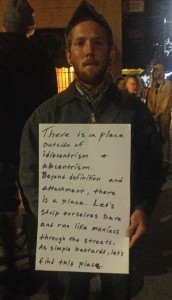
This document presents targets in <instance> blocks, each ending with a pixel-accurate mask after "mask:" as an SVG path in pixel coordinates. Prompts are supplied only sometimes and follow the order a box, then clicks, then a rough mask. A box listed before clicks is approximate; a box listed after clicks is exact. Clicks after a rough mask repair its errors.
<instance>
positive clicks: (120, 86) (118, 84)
mask: <svg viewBox="0 0 172 300" xmlns="http://www.w3.org/2000/svg"><path fill="white" fill-rule="evenodd" d="M114 83H115V85H116V87H117V88H118V89H119V90H120V91H123V90H124V77H123V76H119V77H117V78H116V79H115V81H114Z"/></svg>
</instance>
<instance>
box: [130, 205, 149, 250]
mask: <svg viewBox="0 0 172 300" xmlns="http://www.w3.org/2000/svg"><path fill="white" fill-rule="evenodd" d="M146 229H147V218H146V214H145V213H144V212H143V211H141V210H135V211H134V212H133V213H132V215H131V218H130V226H129V228H128V230H127V236H128V237H129V238H130V248H131V247H133V245H134V244H135V243H136V242H137V240H138V239H139V238H140V237H141V236H142V235H144V234H145V233H146Z"/></svg>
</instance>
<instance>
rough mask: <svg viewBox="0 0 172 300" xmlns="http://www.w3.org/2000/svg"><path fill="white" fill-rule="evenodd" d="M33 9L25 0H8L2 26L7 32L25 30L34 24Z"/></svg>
mask: <svg viewBox="0 0 172 300" xmlns="http://www.w3.org/2000/svg"><path fill="white" fill-rule="evenodd" d="M33 13H34V9H33V8H32V7H31V6H30V4H29V3H28V1H27V0H9V1H8V4H7V7H6V10H5V12H4V15H3V26H4V27H5V28H6V30H7V31H9V32H21V33H22V32H26V30H27V28H28V27H29V26H32V25H34V17H33Z"/></svg>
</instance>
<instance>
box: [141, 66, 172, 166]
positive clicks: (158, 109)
mask: <svg viewBox="0 0 172 300" xmlns="http://www.w3.org/2000/svg"><path fill="white" fill-rule="evenodd" d="M147 105H148V108H149V110H150V111H151V113H152V115H153V118H154V120H155V122H156V123H157V126H158V127H159V131H160V136H161V141H162V150H163V165H164V167H167V166H169V164H170V123H171V106H172V84H171V82H170V81H169V80H168V79H165V69H164V66H163V65H162V64H156V65H155V66H154V67H153V70H152V83H151V87H150V89H149V92H148V100H147Z"/></svg>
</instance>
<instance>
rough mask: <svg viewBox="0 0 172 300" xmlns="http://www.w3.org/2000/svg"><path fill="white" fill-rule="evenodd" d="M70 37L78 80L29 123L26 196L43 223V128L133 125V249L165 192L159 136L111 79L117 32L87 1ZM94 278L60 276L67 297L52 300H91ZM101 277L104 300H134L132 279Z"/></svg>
mask: <svg viewBox="0 0 172 300" xmlns="http://www.w3.org/2000/svg"><path fill="white" fill-rule="evenodd" d="M65 38H66V56H67V60H68V63H69V64H70V65H71V66H73V68H74V71H75V79H74V81H73V82H72V83H71V84H70V85H69V87H68V88H67V89H66V90H65V91H63V92H61V93H59V94H58V95H56V96H54V97H52V98H51V99H49V100H47V101H46V102H44V103H43V104H41V105H40V106H39V107H38V108H37V109H36V110H35V111H34V113H33V114H32V115H31V116H30V118H29V119H28V120H27V122H26V124H25V127H24V129H23V133H22V139H21V150H20V155H21V160H20V180H21V185H22V188H23V192H24V194H25V197H26V198H27V200H28V203H29V206H30V209H31V210H32V212H33V214H34V215H35V218H36V219H37V218H38V169H39V168H38V161H39V157H38V144H39V136H38V127H39V124H40V123H64V124H66V123H68V124H69V126H70V124H78V128H80V124H83V123H85V124H88V123H98V124H99V123H100V124H124V123H125V124H131V127H132V130H131V132H132V136H131V218H130V225H129V227H128V229H127V228H126V232H127V233H126V234H127V236H128V237H129V239H130V248H132V247H134V245H136V243H137V241H138V240H139V239H140V238H141V237H142V236H143V235H144V233H145V232H146V228H147V216H148V215H149V214H150V213H151V212H152V210H153V209H154V206H155V204H156V202H157V200H158V196H159V194H160V191H161V186H162V178H161V147H160V141H159V136H158V133H157V131H156V127H155V124H154V121H153V118H152V116H151V114H150V112H149V111H148V109H147V107H145V106H144V105H143V103H142V102H141V101H138V103H137V105H135V104H133V106H132V109H126V107H125V105H123V101H122V98H123V93H120V92H119V90H118V89H117V88H116V86H115V85H114V83H113V81H112V78H111V76H109V68H110V65H111V63H112V61H113V60H114V44H113V36H112V30H111V28H110V27H109V24H108V23H107V21H106V20H105V18H104V17H103V16H102V15H101V14H99V13H98V12H97V11H96V10H95V8H94V7H93V6H92V5H90V4H89V3H88V2H87V1H81V3H80V5H79V6H78V7H77V8H76V10H75V11H74V14H73V15H72V17H71V19H70V20H69V22H68V24H67V28H66V32H65ZM126 97H127V96H126ZM57 112H58V113H57ZM95 155H96V154H95ZM35 243H36V241H35ZM33 248H34V246H33ZM34 249H35V248H34ZM35 252H36V250H35ZM54 273H56V272H54ZM93 277H94V274H91V273H79V272H58V279H59V282H60V283H61V285H62V290H63V292H64V293H63V296H62V297H61V298H60V295H59V290H58V289H57V290H56V292H55V293H54V297H52V298H51V299H63V300H67V299H70V300H81V299H82V300H88V298H89V296H90V284H91V283H90V280H91V279H92V278H93ZM99 278H100V280H99V284H100V285H101V287H100V286H99V287H98V290H99V291H100V290H101V299H102V300H107V299H108V300H114V299H115V300H117V299H118V300H119V299H120V300H129V299H130V298H131V295H130V275H125V274H99ZM91 282H92V281H91Z"/></svg>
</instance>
